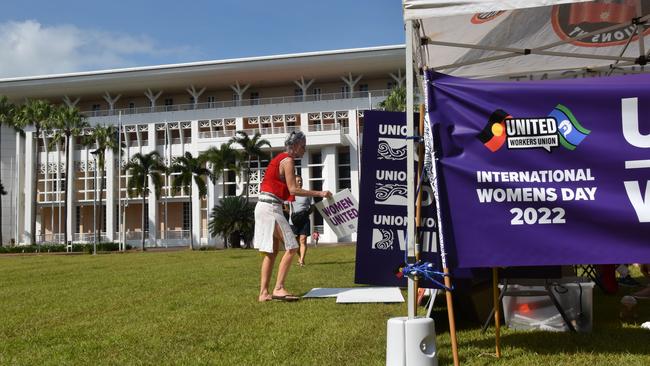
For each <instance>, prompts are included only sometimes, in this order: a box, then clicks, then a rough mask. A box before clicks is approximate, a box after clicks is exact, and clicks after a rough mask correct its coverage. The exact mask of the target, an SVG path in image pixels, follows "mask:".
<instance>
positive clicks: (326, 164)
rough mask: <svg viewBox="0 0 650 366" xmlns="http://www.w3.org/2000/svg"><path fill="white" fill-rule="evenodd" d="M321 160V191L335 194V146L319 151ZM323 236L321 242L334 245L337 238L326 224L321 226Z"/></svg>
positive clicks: (336, 162)
mask: <svg viewBox="0 0 650 366" xmlns="http://www.w3.org/2000/svg"><path fill="white" fill-rule="evenodd" d="M321 154H322V159H323V190H324V191H330V192H332V193H336V191H337V190H338V185H339V184H338V183H339V182H338V156H337V155H336V146H327V147H324V148H323V149H322V150H321ZM323 226H324V227H323V229H324V234H323V238H322V241H323V242H330V243H336V242H337V241H338V238H337V236H336V234H335V233H334V231H332V229H330V227H329V225H327V223H324V225H323Z"/></svg>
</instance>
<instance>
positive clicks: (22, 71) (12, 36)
mask: <svg viewBox="0 0 650 366" xmlns="http://www.w3.org/2000/svg"><path fill="white" fill-rule="evenodd" d="M185 51H187V50H185ZM178 52H179V50H169V49H167V50H160V49H156V47H155V44H154V42H153V40H152V39H150V38H149V37H146V36H131V35H125V34H119V33H111V32H103V31H97V30H92V29H81V28H78V27H76V26H74V25H57V26H43V25H41V24H40V23H39V22H38V21H34V20H27V21H23V22H15V21H9V22H5V23H0V78H6V77H18V76H32V75H45V74H56V73H66V72H75V71H88V70H101V69H107V68H119V67H129V66H134V65H141V64H142V62H138V61H137V60H138V58H142V57H151V56H161V55H165V54H171V53H176V54H178Z"/></svg>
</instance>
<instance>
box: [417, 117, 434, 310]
mask: <svg viewBox="0 0 650 366" xmlns="http://www.w3.org/2000/svg"><path fill="white" fill-rule="evenodd" d="M419 120H420V121H419V122H420V123H419V128H418V136H420V137H422V136H424V104H420V113H419ZM422 165H424V144H422V143H420V144H418V171H417V181H418V182H420V180H421V179H422V178H421V175H422ZM421 224H422V189H420V190H419V191H418V197H417V201H416V203H415V260H416V261H419V260H420V251H421V250H422V243H421V242H420V239H419V238H420V237H419V234H420V227H421V226H422V225H421ZM418 291H419V290H418V279H417V277H416V278H415V294H416V296H415V307H416V308H417V306H418V300H417V299H418V297H419V296H417V295H418ZM432 301H433V299H432Z"/></svg>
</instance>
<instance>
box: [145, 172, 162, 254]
mask: <svg viewBox="0 0 650 366" xmlns="http://www.w3.org/2000/svg"><path fill="white" fill-rule="evenodd" d="M148 179H149V183H148V184H149V189H150V190H151V191H150V192H149V196H148V197H147V205H148V206H149V207H148V211H147V214H148V216H147V217H148V220H149V241H150V245H153V246H157V245H158V244H157V243H156V239H157V238H158V230H159V228H160V225H159V224H158V223H159V221H160V212H159V211H160V210H158V199H157V198H156V194H155V188H154V185H153V179H151V177H149V178H148Z"/></svg>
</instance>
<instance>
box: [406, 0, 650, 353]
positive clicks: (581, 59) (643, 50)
mask: <svg viewBox="0 0 650 366" xmlns="http://www.w3.org/2000/svg"><path fill="white" fill-rule="evenodd" d="M403 11H404V22H405V25H406V27H405V30H406V88H407V100H406V106H407V108H406V116H407V126H408V130H409V131H413V125H414V124H413V112H414V108H413V99H414V98H413V90H414V83H415V82H417V83H418V84H420V90H423V85H422V82H423V78H422V77H418V78H417V79H415V78H414V74H415V72H414V71H418V72H419V73H420V74H421V73H422V72H423V71H425V70H434V71H437V72H441V73H445V74H448V75H453V76H461V77H469V78H483V79H488V78H489V79H505V80H521V79H526V80H528V79H531V80H537V79H547V78H570V77H579V76H591V75H594V76H605V75H612V74H620V73H638V72H650V65H646V64H647V62H648V59H649V58H650V51H649V50H648V49H649V48H650V41H649V39H650V0H596V1H585V0H502V1H497V0H455V1H453V0H452V1H446V0H439V1H434V0H403ZM423 94H424V93H423ZM407 159H408V161H413V160H414V142H413V140H412V139H409V140H408V141H407ZM433 165H434V167H433V168H434V171H435V164H433ZM434 174H435V173H434ZM414 176H415V173H414V168H413V165H412V164H407V182H408V191H407V194H408V197H409V199H408V207H407V213H408V216H409V217H410V218H414V217H415V215H414V212H415V207H414V206H415V205H414V199H413V197H414V187H413V183H412V182H414ZM434 180H435V177H434ZM434 195H436V196H437V192H435V190H434ZM436 201H437V202H438V199H437V197H436ZM437 206H438V205H437ZM440 219H441V218H440V212H438V220H439V221H438V222H440ZM407 235H408V238H409V241H408V243H407V248H408V252H409V256H411V257H414V256H415V245H414V243H413V241H414V240H413V239H412V238H415V225H414V220H409V221H408V226H407ZM439 239H440V250H441V254H442V259H443V267H445V268H446V267H447V266H446V258H445V256H446V255H445V252H444V238H443V237H442V236H440V238H439ZM446 281H447V279H446ZM412 282H413V281H409V301H408V304H409V308H408V315H409V318H413V317H414V314H415V305H414V304H415V302H414V301H412V300H411V299H413V298H414V285H413V284H412ZM446 284H447V285H448V286H449V283H447V282H446ZM447 301H448V308H450V307H451V306H450V305H451V297H450V295H449V294H448V297H447ZM450 321H453V310H452V312H451V313H450ZM450 326H451V323H450ZM453 333H454V334H453V335H451V338H452V349H453V351H454V364H456V365H457V364H458V355H457V346H456V341H455V331H454V332H453ZM497 339H498V335H497ZM497 342H498V341H497ZM497 344H498V343H497ZM497 348H498V346H497ZM497 353H498V351H497Z"/></svg>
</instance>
